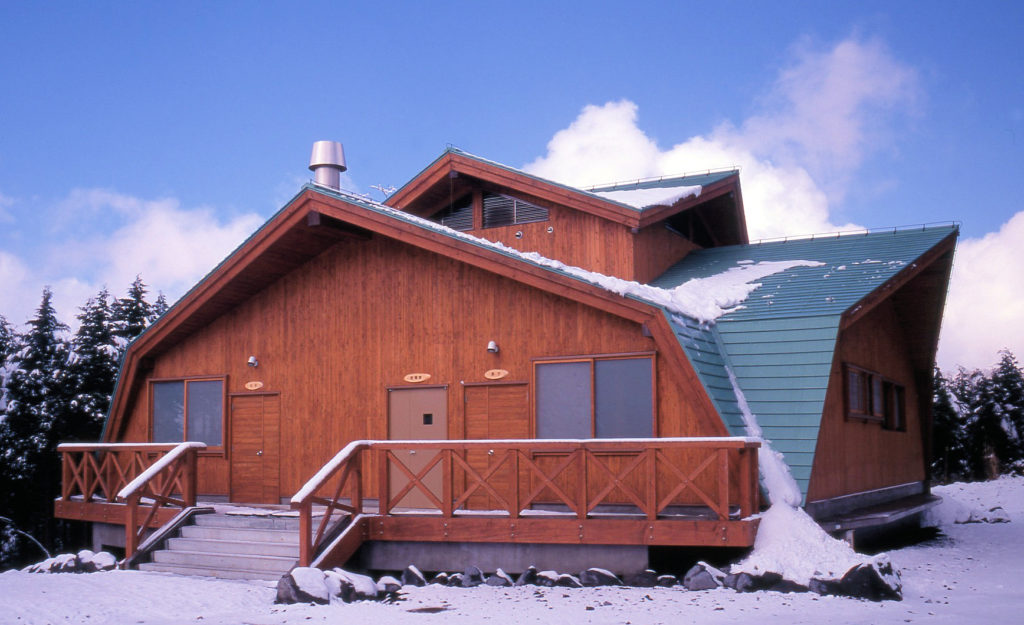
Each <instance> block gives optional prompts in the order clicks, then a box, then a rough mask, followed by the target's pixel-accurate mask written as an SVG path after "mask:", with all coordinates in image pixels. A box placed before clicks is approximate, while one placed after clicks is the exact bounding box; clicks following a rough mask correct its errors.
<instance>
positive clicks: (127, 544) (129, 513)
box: [124, 493, 139, 561]
mask: <svg viewBox="0 0 1024 625" xmlns="http://www.w3.org/2000/svg"><path fill="white" fill-rule="evenodd" d="M125 504H126V507H125V524H124V558H125V560H126V561H127V560H128V559H129V558H131V557H132V556H133V555H135V550H136V549H138V546H139V541H138V538H139V537H138V534H136V533H135V526H136V525H138V522H139V495H138V494H137V493H133V494H132V495H131V496H129V497H128V500H127V501H126V502H125Z"/></svg>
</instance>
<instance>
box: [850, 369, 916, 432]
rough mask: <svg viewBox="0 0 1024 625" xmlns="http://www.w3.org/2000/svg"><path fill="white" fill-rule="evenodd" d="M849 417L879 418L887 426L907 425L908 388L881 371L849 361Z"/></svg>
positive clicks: (894, 428) (888, 427)
mask: <svg viewBox="0 0 1024 625" xmlns="http://www.w3.org/2000/svg"><path fill="white" fill-rule="evenodd" d="M844 379H845V380H846V393H845V394H846V418H848V419H860V420H863V421H877V422H878V423H881V424H882V426H883V427H884V428H886V429H888V430H905V429H906V400H905V399H904V395H905V389H904V387H903V386H902V385H901V384H897V383H896V382H894V381H892V380H889V379H886V378H885V377H884V376H882V375H881V374H879V373H875V372H873V371H868V370H866V369H861V368H860V367H855V366H853V365H846V376H845V378H844Z"/></svg>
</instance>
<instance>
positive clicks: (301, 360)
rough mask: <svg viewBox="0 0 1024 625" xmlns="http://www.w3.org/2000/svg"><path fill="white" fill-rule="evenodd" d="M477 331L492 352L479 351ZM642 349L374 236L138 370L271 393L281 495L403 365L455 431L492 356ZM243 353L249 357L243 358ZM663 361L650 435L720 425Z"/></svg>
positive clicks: (218, 487)
mask: <svg viewBox="0 0 1024 625" xmlns="http://www.w3.org/2000/svg"><path fill="white" fill-rule="evenodd" d="M548 225H552V224H549V223H547V222H544V223H538V224H524V225H522V226H515V227H514V228H516V229H520V228H521V229H523V230H524V232H526V231H529V232H530V234H529V238H527V236H524V241H527V242H529V241H531V240H533V239H534V238H540V239H543V237H546V236H548V235H547V233H546V232H545V230H546V228H547V226H548ZM553 225H554V226H555V227H556V228H557V229H561V228H562V227H563V226H565V222H562V221H558V220H555V221H554V222H553ZM609 227H612V226H609ZM615 227H616V228H618V227H619V226H615ZM566 229H567V230H569V228H568V227H566ZM557 231H559V230H556V232H557ZM623 231H624V229H623ZM489 232H493V231H489ZM581 236H582V235H581ZM623 236H627V237H628V236H629V233H628V231H624V234H623ZM590 250H591V251H590V252H589V253H594V254H598V252H599V250H598V249H597V248H596V247H592V248H590ZM556 255H557V254H556ZM567 260H569V262H573V260H572V259H571V258H569V259H567ZM609 262H610V263H614V262H619V259H618V257H615V258H613V259H612V260H610V261H609ZM609 271H611V269H609ZM490 340H494V341H496V342H497V343H498V345H499V346H500V349H501V351H500V353H498V354H491V353H488V352H487V350H486V346H487V342H488V341H490ZM653 349H655V346H654V341H653V340H652V339H651V338H648V337H644V336H643V334H642V331H641V327H640V324H638V323H635V322H630V321H627V320H624V319H621V318H619V317H615V316H613V315H610V314H608V313H605V312H602V311H599V310H596V309H593V308H590V307H587V306H584V305H581V304H578V303H576V302H573V301H571V300H568V299H565V298H562V297H558V296H555V295H551V294H547V293H544V292H542V291H539V290H537V289H534V288H531V287H527V286H524V285H521V284H520V283H518V282H515V281H513V280H511V279H507V278H503V277H500V276H497V275H495V274H491V273H489V272H486V271H483V270H480V269H477V268H474V267H471V266H469V265H466V264H463V263H460V262H457V261H454V260H451V259H448V258H445V257H442V256H439V255H436V254H433V253H428V252H425V251H422V250H420V249H418V248H415V247H412V246H409V245H407V244H403V243H400V242H397V241H395V240H391V239H387V238H385V237H382V236H379V235H378V236H374V237H373V238H371V239H370V240H367V241H344V242H341V243H338V244H337V245H335V246H333V247H331V248H329V249H328V250H327V251H325V252H323V253H322V254H320V255H319V256H317V257H315V258H313V259H312V260H310V261H309V262H307V263H306V264H304V265H302V266H300V267H299V268H297V269H296V270H294V271H292V272H291V273H289V274H288V275H286V276H284V277H282V278H280V279H278V280H277V281H275V282H273V283H272V284H270V285H269V286H267V287H266V288H264V289H263V290H262V291H259V292H256V293H253V296H252V298H251V299H249V300H248V301H246V302H245V303H243V304H241V305H240V306H238V307H236V308H234V309H233V310H231V311H230V312H228V313H226V314H225V315H223V316H222V317H220V318H218V319H217V320H216V321H214V322H213V323H211V324H209V325H208V326H206V327H205V328H203V329H201V330H199V331H197V332H195V333H194V334H193V335H191V336H190V337H188V338H187V339H186V340H184V341H183V342H181V343H179V344H178V345H177V346H175V347H173V348H172V349H170V350H169V351H167V352H166V353H164V354H162V355H161V356H159V357H157V358H156V360H155V362H154V363H153V369H152V372H151V373H150V374H149V375H150V376H152V377H159V378H174V377H179V376H192V375H207V374H226V375H227V376H228V378H227V380H228V383H227V386H228V388H227V389H226V390H227V392H228V393H244V392H246V391H245V388H244V385H245V383H247V382H250V381H260V382H262V383H263V384H264V387H263V389H261V392H277V393H280V398H281V413H280V414H281V416H280V461H281V469H280V483H281V495H282V496H290V495H291V494H293V493H294V492H295V491H296V490H297V489H298V488H299V487H300V486H301V485H302V484H303V483H304V482H305V481H306V480H307V479H308V478H309V477H310V476H311V475H312V474H313V472H315V471H316V470H317V469H318V468H319V467H320V466H321V465H322V464H323V463H324V462H325V461H326V460H327V459H329V458H330V457H331V456H332V455H333V454H334V453H335V452H337V451H338V450H339V449H340V448H341V447H342V446H344V445H345V444H346V443H348V442H349V441H350V440H353V439H360V438H371V439H385V438H387V391H386V388H387V387H388V386H396V385H403V384H405V382H403V376H405V375H406V374H409V373H429V374H430V375H431V376H432V377H431V378H430V380H429V381H428V382H427V384H447V385H449V386H448V406H449V436H450V437H452V438H463V437H465V435H466V434H467V433H469V430H471V429H472V428H467V427H466V424H465V397H464V387H463V386H462V384H461V382H467V383H473V382H483V381H485V379H484V377H483V374H484V372H485V371H487V370H489V369H497V368H501V369H506V370H508V371H509V372H510V375H509V376H508V378H506V379H507V380H509V381H512V380H520V381H529V380H530V379H531V378H532V372H531V366H532V364H531V358H536V357H543V356H560V355H578V354H600V353H622V352H637V351H651V350H653ZM250 355H254V356H256V357H257V358H258V359H259V367H258V368H255V369H253V368H250V367H247V366H246V359H247V358H248V357H249V356H250ZM675 371H676V369H674V368H673V367H671V366H669V365H668V364H666V363H665V362H664V357H663V356H662V355H661V354H659V356H658V362H657V372H658V380H657V401H658V407H657V412H658V413H659V414H660V415H661V417H660V421H659V423H658V424H657V425H656V434H658V435H662V436H694V435H709V434H710V435H719V434H721V432H718V431H715V432H707V431H701V428H700V427H699V426H697V425H695V424H698V423H709V422H719V421H718V419H717V417H716V416H715V415H714V414H713V412H712V409H711V407H710V403H709V402H708V401H706V399H705V398H704V397H703V392H702V390H701V387H700V383H699V381H697V380H696V378H695V377H693V376H692V374H691V375H687V376H684V377H685V378H686V379H678V376H677V375H676V373H675ZM529 396H530V397H532V396H533V393H532V390H531V391H530V393H529ZM908 399H909V397H908ZM148 401H149V399H148V388H147V385H143V390H142V392H141V393H140V394H139V396H138V399H137V400H136V403H135V405H134V406H130V407H128V414H129V415H130V416H129V419H130V421H129V424H128V427H127V428H126V430H125V432H126V435H125V440H132V441H144V440H146V439H147V436H148V434H147V429H148V425H147V422H148ZM520 414H525V415H529V414H532V410H527V411H525V413H520ZM523 418H526V419H529V418H530V417H529V416H525V417H523ZM719 423H720V422H719ZM705 429H706V428H705ZM225 440H230V438H229V432H225ZM228 472H229V465H228V462H227V459H226V458H224V457H222V456H217V457H204V458H201V459H200V474H201V477H200V483H199V492H201V493H204V494H227V492H228V485H229V474H228Z"/></svg>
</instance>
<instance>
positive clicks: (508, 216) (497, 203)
mask: <svg viewBox="0 0 1024 625" xmlns="http://www.w3.org/2000/svg"><path fill="white" fill-rule="evenodd" d="M547 220H548V209H546V208H543V207H541V206H537V205H536V204H531V203H529V202H524V201H523V200H519V199H516V198H514V197H510V196H507V195H501V194H498V193H485V194H484V228H497V227H499V226H511V225H513V224H526V223H530V222H534V221H547Z"/></svg>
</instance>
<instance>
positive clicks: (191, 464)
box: [182, 449, 199, 506]
mask: <svg viewBox="0 0 1024 625" xmlns="http://www.w3.org/2000/svg"><path fill="white" fill-rule="evenodd" d="M198 456H199V454H198V453H197V452H196V450H195V449H189V450H188V452H187V453H186V454H185V458H183V461H184V462H185V476H184V479H183V480H182V482H183V486H184V488H183V490H184V491H185V492H183V493H182V499H183V500H184V501H185V505H186V506H194V505H196V485H197V482H198V473H199V472H198V471H197V470H196V464H197V462H198V460H197V458H198Z"/></svg>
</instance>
